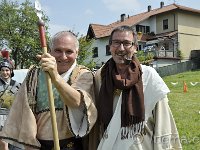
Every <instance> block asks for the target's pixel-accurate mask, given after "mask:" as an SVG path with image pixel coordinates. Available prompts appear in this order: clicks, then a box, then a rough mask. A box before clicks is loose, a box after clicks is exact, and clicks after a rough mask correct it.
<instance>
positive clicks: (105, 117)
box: [98, 56, 145, 131]
mask: <svg viewBox="0 0 200 150" xmlns="http://www.w3.org/2000/svg"><path fill="white" fill-rule="evenodd" d="M127 71H128V77H127V78H126V79H122V78H121V76H120V75H119V74H118V72H117V69H116V66H115V62H114V60H113V59H112V58H111V59H110V60H108V61H107V63H106V64H105V65H104V66H103V68H102V71H101V79H102V85H101V88H100V92H99V96H98V112H99V117H100V119H101V121H102V122H103V123H104V125H105V128H107V126H108V124H109V122H110V120H111V118H112V116H113V97H114V91H115V90H116V89H120V90H122V105H121V127H133V125H136V124H138V123H139V124H141V126H143V124H142V122H143V121H144V115H145V113H144V111H145V109H144V94H143V84H142V70H141V66H140V63H139V61H138V59H137V58H136V57H135V56H133V59H132V61H131V62H130V64H129V67H128V69H127ZM141 128H142V127H140V131H141Z"/></svg>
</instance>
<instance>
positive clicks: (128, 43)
mask: <svg viewBox="0 0 200 150" xmlns="http://www.w3.org/2000/svg"><path fill="white" fill-rule="evenodd" d="M123 44H124V45H125V46H130V45H132V43H130V42H124V43H123Z"/></svg>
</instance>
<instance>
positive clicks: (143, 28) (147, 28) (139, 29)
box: [136, 25, 150, 33]
mask: <svg viewBox="0 0 200 150" xmlns="http://www.w3.org/2000/svg"><path fill="white" fill-rule="evenodd" d="M136 31H137V32H142V33H149V32H150V26H143V25H136Z"/></svg>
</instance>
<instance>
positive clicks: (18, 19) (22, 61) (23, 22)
mask: <svg viewBox="0 0 200 150" xmlns="http://www.w3.org/2000/svg"><path fill="white" fill-rule="evenodd" d="M0 14H1V16H0V33H1V34H0V41H1V44H2V43H3V42H2V41H7V42H8V45H7V46H8V47H9V48H10V49H11V50H12V52H11V57H12V58H13V59H14V62H15V68H16V67H18V68H29V66H30V65H32V64H37V63H38V60H37V59H36V57H35V56H36V54H38V53H42V52H41V46H40V39H39V32H38V26H37V22H38V17H37V16H36V13H35V9H34V7H33V5H32V3H31V2H30V1H29V0H26V1H25V2H24V3H21V4H20V5H19V4H18V3H17V1H16V2H12V1H10V0H2V2H1V3H0ZM43 16H44V17H43V20H44V22H45V25H46V30H48V26H47V22H48V21H49V19H48V17H47V16H45V15H44V14H43ZM46 35H47V40H48V39H49V33H48V32H47V33H46ZM1 46H3V45H1Z"/></svg>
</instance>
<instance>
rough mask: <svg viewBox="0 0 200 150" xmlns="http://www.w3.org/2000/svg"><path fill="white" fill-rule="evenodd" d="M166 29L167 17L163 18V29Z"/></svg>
mask: <svg viewBox="0 0 200 150" xmlns="http://www.w3.org/2000/svg"><path fill="white" fill-rule="evenodd" d="M166 29H168V19H165V20H163V30H166Z"/></svg>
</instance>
